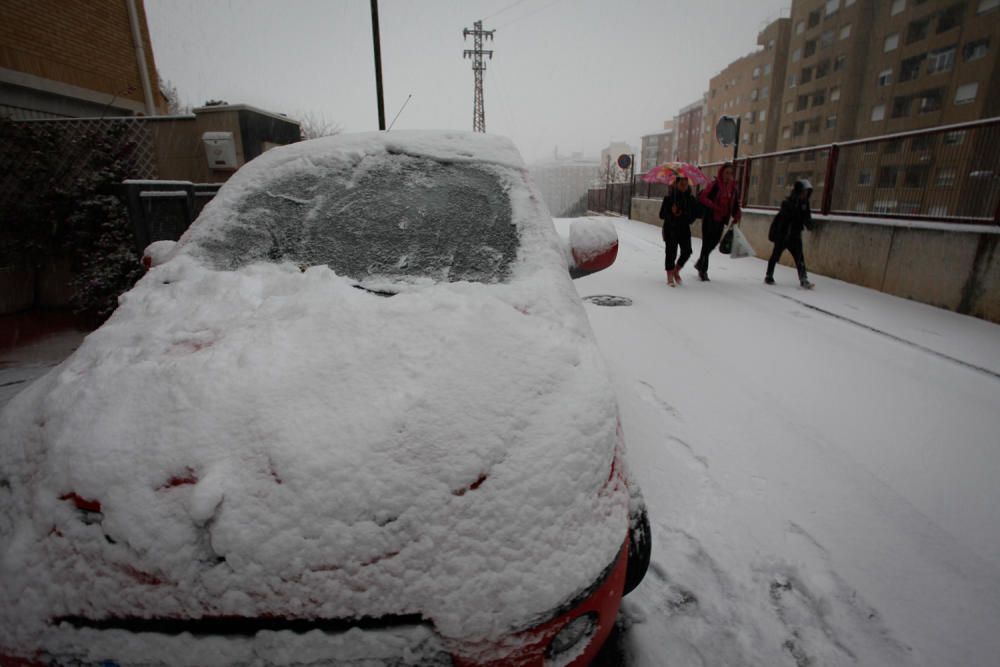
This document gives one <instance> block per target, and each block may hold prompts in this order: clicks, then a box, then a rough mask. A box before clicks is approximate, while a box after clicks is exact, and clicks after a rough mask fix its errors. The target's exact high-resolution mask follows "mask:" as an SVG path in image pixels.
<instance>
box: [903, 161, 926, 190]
mask: <svg viewBox="0 0 1000 667" xmlns="http://www.w3.org/2000/svg"><path fill="white" fill-rule="evenodd" d="M930 170H931V168H930V167H929V166H928V165H925V164H922V165H914V166H909V167H907V168H906V171H904V172H903V187H904V188H924V187H927V175H928V174H929V173H930Z"/></svg>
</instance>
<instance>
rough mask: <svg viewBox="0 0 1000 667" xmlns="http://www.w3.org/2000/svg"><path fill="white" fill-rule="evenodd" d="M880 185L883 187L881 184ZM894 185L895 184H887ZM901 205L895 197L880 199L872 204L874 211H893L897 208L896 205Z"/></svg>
mask: <svg viewBox="0 0 1000 667" xmlns="http://www.w3.org/2000/svg"><path fill="white" fill-rule="evenodd" d="M879 187H880V188H881V187H883V186H882V185H879ZM886 187H894V186H886ZM898 205H899V202H897V201H896V200H895V199H880V200H878V201H877V202H875V203H874V204H873V205H872V213H892V212H893V211H895V210H896V206H898Z"/></svg>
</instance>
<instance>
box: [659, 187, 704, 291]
mask: <svg viewBox="0 0 1000 667" xmlns="http://www.w3.org/2000/svg"><path fill="white" fill-rule="evenodd" d="M696 217H698V200H697V199H695V197H694V195H693V194H691V185H690V183H689V182H688V179H687V178H685V177H684V176H680V175H678V176H677V177H676V178H675V179H674V182H673V184H672V185H671V186H670V192H669V193H668V194H667V196H666V197H664V198H663V203H662V204H661V205H660V220H663V243H664V246H665V259H664V263H663V268H664V269H666V271H667V284H668V285H670V286H671V287H677V286H678V285H682V284H683V283H684V281H683V280H681V269H682V268H683V267H684V264H685V263H686V262H687V261H688V259H689V258H690V257H691V223H693V222H694V221H695V218H696ZM678 248H680V251H681V255H680V257H679V258H678V257H677V249H678Z"/></svg>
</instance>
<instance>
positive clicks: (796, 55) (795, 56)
mask: <svg viewBox="0 0 1000 667" xmlns="http://www.w3.org/2000/svg"><path fill="white" fill-rule="evenodd" d="M801 59H802V49H795V50H794V51H792V62H793V63H797V62H799V60H801Z"/></svg>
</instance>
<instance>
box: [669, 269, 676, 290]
mask: <svg viewBox="0 0 1000 667" xmlns="http://www.w3.org/2000/svg"><path fill="white" fill-rule="evenodd" d="M667 284H668V285H670V286H671V287H677V283H676V282H674V272H673V271H667Z"/></svg>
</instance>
